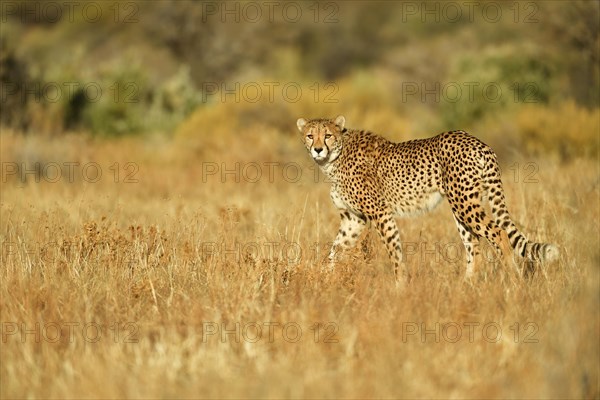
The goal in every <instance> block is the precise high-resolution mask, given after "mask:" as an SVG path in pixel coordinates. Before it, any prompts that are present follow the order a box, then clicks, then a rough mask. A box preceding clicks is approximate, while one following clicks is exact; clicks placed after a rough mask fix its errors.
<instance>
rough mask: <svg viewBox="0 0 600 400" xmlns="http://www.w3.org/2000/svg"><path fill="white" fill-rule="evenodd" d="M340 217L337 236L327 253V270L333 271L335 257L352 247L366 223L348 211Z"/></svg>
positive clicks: (343, 212)
mask: <svg viewBox="0 0 600 400" xmlns="http://www.w3.org/2000/svg"><path fill="white" fill-rule="evenodd" d="M340 217H341V218H342V221H341V222H340V230H339V231H338V234H337V236H336V237H335V240H334V241H333V245H332V246H331V251H330V252H329V257H328V260H329V269H333V267H334V265H335V258H336V255H337V254H339V252H340V251H341V250H345V249H349V248H352V247H354V245H355V244H356V241H357V240H358V237H359V236H360V234H361V232H362V231H363V229H364V228H365V226H366V223H367V220H366V218H365V217H360V216H357V215H355V214H353V213H351V212H350V211H348V210H344V211H342V212H341V213H340Z"/></svg>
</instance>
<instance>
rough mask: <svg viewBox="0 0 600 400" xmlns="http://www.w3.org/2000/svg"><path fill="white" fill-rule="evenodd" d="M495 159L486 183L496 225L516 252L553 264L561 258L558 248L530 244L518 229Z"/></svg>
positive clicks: (529, 258) (547, 244) (543, 244)
mask: <svg viewBox="0 0 600 400" xmlns="http://www.w3.org/2000/svg"><path fill="white" fill-rule="evenodd" d="M495 161H496V160H495V159H494V160H493V162H492V163H491V164H492V165H493V168H491V170H490V171H489V172H488V173H487V174H486V175H487V176H485V177H484V178H485V182H486V185H485V186H486V189H487V192H488V199H489V201H490V206H491V210H492V215H493V218H494V221H495V222H496V224H497V225H498V226H499V227H500V228H501V229H503V230H505V231H506V233H507V234H508V240H509V242H510V245H511V247H512V248H513V249H514V251H515V252H516V253H517V254H518V255H520V256H521V257H523V258H525V259H527V260H530V261H541V262H551V261H554V260H556V259H558V257H559V250H558V247H557V246H555V245H553V244H550V243H535V242H530V241H529V240H528V239H527V237H526V236H525V235H524V234H523V233H522V232H521V231H519V229H517V227H516V226H515V224H514V222H513V221H512V219H511V218H510V214H509V213H508V210H507V208H506V202H505V198H504V190H502V182H501V180H500V169H499V167H498V164H497V163H496V162H495Z"/></svg>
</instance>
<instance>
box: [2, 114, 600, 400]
mask: <svg viewBox="0 0 600 400" xmlns="http://www.w3.org/2000/svg"><path fill="white" fill-rule="evenodd" d="M292 132H293V121H292V122H291V125H290V133H289V135H288V136H286V135H285V134H283V133H279V132H276V131H275V130H264V131H262V130H261V131H259V130H250V131H247V132H246V133H240V134H239V135H238V136H232V137H230V138H227V139H224V138H218V137H217V138H213V139H212V140H209V139H206V137H208V135H210V132H207V133H206V135H207V136H205V139H204V140H200V141H194V140H192V139H190V138H189V137H185V138H184V139H181V138H179V139H177V140H172V141H165V140H163V139H161V138H154V139H150V140H146V141H142V140H141V139H128V140H120V141H114V142H111V141H95V140H89V139H83V138H81V137H63V138H61V139H60V141H56V140H51V139H44V138H41V137H37V138H36V137H29V138H25V137H23V136H19V135H11V134H8V133H4V134H3V136H2V147H1V153H0V157H1V158H2V163H3V181H2V194H1V204H0V212H1V223H0V241H1V243H2V254H1V257H2V268H1V272H0V274H1V280H0V310H1V322H2V342H1V347H0V356H1V360H2V364H1V367H0V378H1V385H0V387H1V389H0V394H1V395H2V397H3V398H13V397H20V398H23V397H46V398H65V397H71V398H73V397H76V398H80V397H95V398H99V397H102V398H108V397H120V398H123V397H169V398H174V397H213V398H228V397H231V398H239V397H243V398H246V397H252V398H257V397H276V398H281V397H293V398H299V397H312V398H314V397H319V398H323V397H326V398H334V397H335V398H365V397H382V398H399V397H410V398H415V397H443V398H447V397H448V398H449V397H452V398H466V397H468V398H538V397H552V398H564V397H579V398H581V397H585V398H597V397H598V396H599V389H598V382H599V381H598V379H599V365H598V355H599V345H598V332H599V329H600V327H599V320H598V289H599V285H598V283H599V280H598V279H599V276H598V266H599V261H600V253H599V249H598V245H599V240H598V226H599V204H598V196H599V186H598V182H599V171H598V164H597V160H590V159H584V158H581V159H578V160H575V161H573V162H570V163H568V164H564V165H558V164H554V163H550V162H546V161H544V160H543V159H526V160H525V159H523V160H519V163H520V164H519V167H518V170H519V171H520V174H515V173H514V170H508V169H507V170H506V171H508V172H507V173H506V174H505V176H504V181H505V182H504V183H505V190H506V192H507V200H508V205H509V209H510V210H511V212H512V214H513V216H514V218H515V220H516V221H517V222H518V224H519V225H520V226H522V227H524V232H525V233H526V234H528V236H529V237H530V238H531V239H534V240H540V241H549V242H554V243H557V244H559V245H560V247H561V249H562V254H561V257H560V260H559V262H557V263H555V264H553V265H548V266H546V267H544V268H541V269H539V270H538V271H537V272H536V273H535V275H534V276H533V277H531V278H530V279H517V278H516V277H515V276H514V274H512V272H511V271H507V270H506V269H505V268H502V267H499V266H495V265H494V263H492V262H490V263H488V264H486V265H483V266H482V267H481V268H480V269H479V270H478V271H477V274H476V275H477V277H476V279H475V280H474V281H473V282H472V283H466V282H464V281H463V278H462V277H463V273H464V264H465V263H464V256H463V254H462V253H461V254H459V255H458V256H456V255H455V254H454V253H453V251H455V250H460V251H461V252H462V247H461V245H460V239H459V237H458V233H457V232H456V229H455V227H454V223H453V221H452V218H451V214H450V210H449V207H447V206H446V205H445V204H444V205H442V206H440V207H438V208H437V209H436V210H435V211H434V212H432V213H430V214H429V215H425V216H422V217H418V218H414V219H408V220H402V221H401V222H400V224H401V228H402V238H403V240H404V241H405V244H406V246H407V254H409V258H408V264H409V267H410V268H411V269H413V270H414V271H415V277H414V279H413V281H412V282H411V283H410V284H409V285H407V286H406V287H403V288H396V286H395V284H394V278H393V274H392V272H391V268H390V263H389V262H388V259H387V256H386V255H385V251H384V250H383V247H382V245H380V243H379V242H378V239H377V237H376V235H375V234H374V233H371V234H369V235H367V236H366V237H365V238H364V240H363V243H362V245H361V246H360V249H358V250H357V251H355V252H353V253H352V254H349V255H348V257H346V258H345V260H344V262H342V263H341V264H340V265H339V266H338V268H337V270H336V271H335V272H333V273H330V274H326V273H323V272H321V262H320V260H321V259H322V258H323V256H324V255H325V254H326V250H327V242H330V241H331V240H332V239H333V237H334V235H335V232H336V230H337V224H338V216H337V213H336V212H335V210H334V208H333V206H332V205H331V204H330V200H329V197H328V191H329V188H328V185H327V183H325V182H323V177H322V176H320V175H316V176H317V178H318V179H315V170H314V167H313V166H312V164H311V161H310V160H309V159H308V156H307V155H306V154H305V152H304V149H303V148H302V146H301V144H300V141H299V139H298V138H296V137H294V136H293V133H292ZM248 140H252V143H254V144H253V145H252V146H248V145H246V144H245V143H246V142H244V141H248ZM35 161H40V162H45V164H40V165H41V167H42V171H45V172H46V173H47V174H48V176H46V177H41V179H40V181H39V182H35V174H33V173H31V174H28V175H27V176H26V178H27V182H23V181H22V180H21V179H20V178H19V177H18V176H19V173H15V174H13V173H12V167H13V166H15V165H16V166H25V165H30V164H29V163H32V162H35ZM69 162H77V163H79V164H78V165H74V164H68V165H73V167H72V168H73V170H72V172H73V179H72V180H73V182H69V179H68V178H69V177H70V176H71V175H70V174H69V173H68V172H69V171H68V168H69V167H68V165H67V164H64V163H69ZM92 162H95V163H97V167H98V168H99V169H100V170H101V171H102V176H101V177H100V178H99V179H98V181H97V182H90V181H91V180H93V178H94V177H95V175H94V170H92V169H89V170H86V171H85V172H86V173H87V174H88V175H86V176H81V173H82V171H83V167H84V166H88V165H91V164H89V163H92ZM236 162H239V163H240V164H239V168H240V169H239V173H230V174H226V175H225V176H221V174H220V172H221V171H222V170H223V168H224V167H225V168H228V169H233V168H235V163H236ZM511 162H512V160H511ZM52 163H57V164H58V165H61V166H63V171H62V175H61V176H60V178H59V179H55V177H56V175H55V173H56V171H55V170H54V171H53V170H52V168H54V164H52ZM115 163H117V164H118V168H115ZM127 163H132V164H127ZM223 163H225V164H223ZM252 163H255V164H252ZM267 163H274V164H267ZM526 163H534V165H535V166H536V168H537V169H536V170H535V174H534V176H533V178H535V179H533V181H532V180H526V179H525V175H524V174H525V173H528V172H529V171H528V170H525V169H524V168H525V164H526ZM44 165H45V167H44ZM65 165H67V166H65ZM215 166H216V167H217V168H218V169H219V171H218V172H217V173H216V174H214V175H207V172H211V171H213V169H214V168H215ZM111 167H112V169H111ZM504 167H505V168H508V167H509V165H508V161H507V162H505V164H504ZM90 168H91V167H90ZM258 168H259V169H258ZM115 169H117V170H118V171H119V176H118V179H115V178H117V177H116V176H115ZM257 171H260V172H261V174H262V175H261V177H260V178H259V179H257V182H255V183H252V182H248V180H255V178H256V172H257ZM297 171H300V172H301V176H300V177H299V178H298V180H297V181H296V179H295V177H296V173H297ZM52 173H54V175H52ZM128 173H129V174H132V175H131V176H129V179H130V180H137V182H126V178H127V174H128ZM527 176H529V175H527ZM284 177H287V179H284ZM236 178H237V179H236ZM270 178H272V179H270ZM53 180H56V182H51V181H53ZM236 180H238V181H236ZM315 180H317V182H315ZM486 324H487V325H486ZM516 324H518V329H517V325H516ZM237 327H239V328H237ZM484 327H485V329H484ZM457 328H460V329H461V332H462V336H460V337H457V333H458V330H457ZM236 329H237V331H236ZM259 329H260V333H261V334H262V336H259ZM498 329H499V330H500V331H498ZM226 330H227V331H226ZM426 330H427V331H426ZM515 330H517V331H518V334H517V333H516V332H515ZM213 333H214V334H213ZM300 333H301V336H299V335H300Z"/></svg>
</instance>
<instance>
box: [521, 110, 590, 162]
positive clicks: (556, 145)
mask: <svg viewBox="0 0 600 400" xmlns="http://www.w3.org/2000/svg"><path fill="white" fill-rule="evenodd" d="M517 126H518V129H519V132H520V137H521V141H522V144H523V149H524V150H525V151H526V152H528V153H530V154H533V155H554V156H555V157H557V158H559V159H560V160H561V161H570V160H572V159H575V158H577V157H589V158H595V159H598V156H599V151H600V143H599V140H600V138H599V136H598V134H599V132H600V109H598V108H595V109H593V110H588V109H587V108H585V107H581V106H578V105H577V104H576V103H575V102H574V101H573V100H570V101H565V102H563V103H560V104H558V105H556V106H553V107H544V106H541V105H527V106H524V107H523V108H522V109H520V110H519V113H518V114H517Z"/></svg>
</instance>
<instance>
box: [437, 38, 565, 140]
mask: <svg viewBox="0 0 600 400" xmlns="http://www.w3.org/2000/svg"><path fill="white" fill-rule="evenodd" d="M550 65H551V63H550V62H548V60H547V57H545V55H544V54H543V52H542V51H541V50H540V49H538V48H537V47H535V46H531V45H526V44H525V45H520V46H515V45H504V46H501V47H495V46H494V47H490V48H487V49H485V50H484V51H483V52H477V53H467V55H464V56H463V57H460V58H459V59H458V60H457V61H456V62H455V64H454V65H453V67H452V68H451V71H450V72H449V76H448V84H455V85H456V87H459V88H461V91H462V92H461V93H462V94H461V95H460V96H456V98H457V101H456V102H454V101H448V100H447V99H446V101H442V102H441V103H440V111H441V113H442V120H443V122H444V123H445V124H446V125H447V126H448V127H449V128H452V129H459V128H461V127H463V126H465V125H466V124H470V123H472V122H473V121H474V120H478V119H481V118H483V117H485V115H486V114H488V113H498V112H503V111H504V110H506V109H509V108H512V107H514V106H516V105H522V104H523V103H547V102H548V100H549V98H550V93H551V92H552V78H553V72H554V71H553V69H552V68H551V67H550ZM454 96H455V95H454V94H452V95H451V99H454V98H455V97H454ZM449 97H450V95H449Z"/></svg>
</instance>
